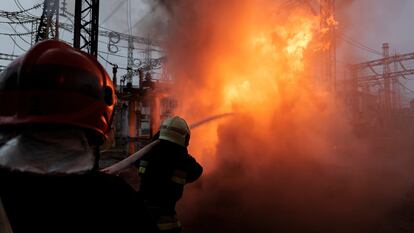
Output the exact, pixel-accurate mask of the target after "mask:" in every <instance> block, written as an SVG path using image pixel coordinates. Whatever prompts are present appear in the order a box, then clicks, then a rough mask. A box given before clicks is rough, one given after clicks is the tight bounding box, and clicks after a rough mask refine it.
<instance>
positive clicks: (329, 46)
mask: <svg viewBox="0 0 414 233" xmlns="http://www.w3.org/2000/svg"><path fill="white" fill-rule="evenodd" d="M320 18H321V22H320V27H321V29H322V31H323V32H325V34H324V35H323V39H322V40H323V44H324V45H325V46H326V50H325V51H323V54H322V64H321V66H322V83H326V84H327V85H328V88H327V89H328V90H329V91H330V92H331V93H335V92H336V32H335V31H336V26H337V22H336V20H335V0H321V1H320Z"/></svg>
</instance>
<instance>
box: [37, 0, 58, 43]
mask: <svg viewBox="0 0 414 233" xmlns="http://www.w3.org/2000/svg"><path fill="white" fill-rule="evenodd" d="M54 16H55V17H56V23H55V24H54V23H53V17H54ZM58 19H59V0H45V1H44V3H43V13H42V16H41V17H40V22H39V27H38V29H37V33H36V39H35V42H38V41H41V40H46V39H49V38H53V39H57V38H59V27H58V24H59V21H58ZM53 27H54V28H53Z"/></svg>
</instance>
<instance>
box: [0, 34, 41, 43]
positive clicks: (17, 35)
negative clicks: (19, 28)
mask: <svg viewBox="0 0 414 233" xmlns="http://www.w3.org/2000/svg"><path fill="white" fill-rule="evenodd" d="M34 33H35V32H24V33H2V32H0V35H2V36H26V35H32V34H34ZM29 44H30V43H29Z"/></svg>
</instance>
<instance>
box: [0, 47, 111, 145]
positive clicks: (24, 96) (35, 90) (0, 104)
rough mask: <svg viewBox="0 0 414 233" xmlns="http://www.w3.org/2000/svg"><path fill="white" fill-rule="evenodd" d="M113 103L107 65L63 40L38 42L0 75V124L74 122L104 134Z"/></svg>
mask: <svg viewBox="0 0 414 233" xmlns="http://www.w3.org/2000/svg"><path fill="white" fill-rule="evenodd" d="M115 103H116V96H115V90H114V87H113V84H112V82H111V80H110V79H109V76H108V74H107V73H106V71H105V69H104V68H103V67H102V66H101V65H100V64H99V63H98V61H97V60H96V59H95V58H94V57H92V56H90V55H89V54H87V53H84V52H82V51H80V50H77V49H74V48H72V47H71V46H70V45H68V44H66V43H64V42H62V41H57V40H46V41H42V42H39V43H38V44H36V45H35V46H33V47H32V48H31V49H30V50H29V51H27V52H26V53H25V54H24V55H22V56H21V57H19V58H17V59H16V60H15V61H13V62H12V63H11V64H10V65H8V66H7V67H6V69H5V70H4V71H3V72H2V73H1V74H0V128H3V127H4V126H22V125H23V126H26V125H39V124H41V125H51V124H52V125H74V126H78V127H81V128H84V129H89V130H90V131H91V132H93V133H96V134H97V135H98V136H100V137H101V138H102V139H104V138H105V137H106V136H107V133H108V131H109V128H110V125H111V120H112V115H113V110H114V104H115Z"/></svg>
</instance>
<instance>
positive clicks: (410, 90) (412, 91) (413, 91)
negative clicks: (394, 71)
mask: <svg viewBox="0 0 414 233" xmlns="http://www.w3.org/2000/svg"><path fill="white" fill-rule="evenodd" d="M398 84H400V86H402V87H403V88H404V89H406V90H407V91H409V92H411V93H413V94H414V90H412V89H410V88H408V87H407V86H406V85H404V84H402V83H401V82H400V80H398Z"/></svg>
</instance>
